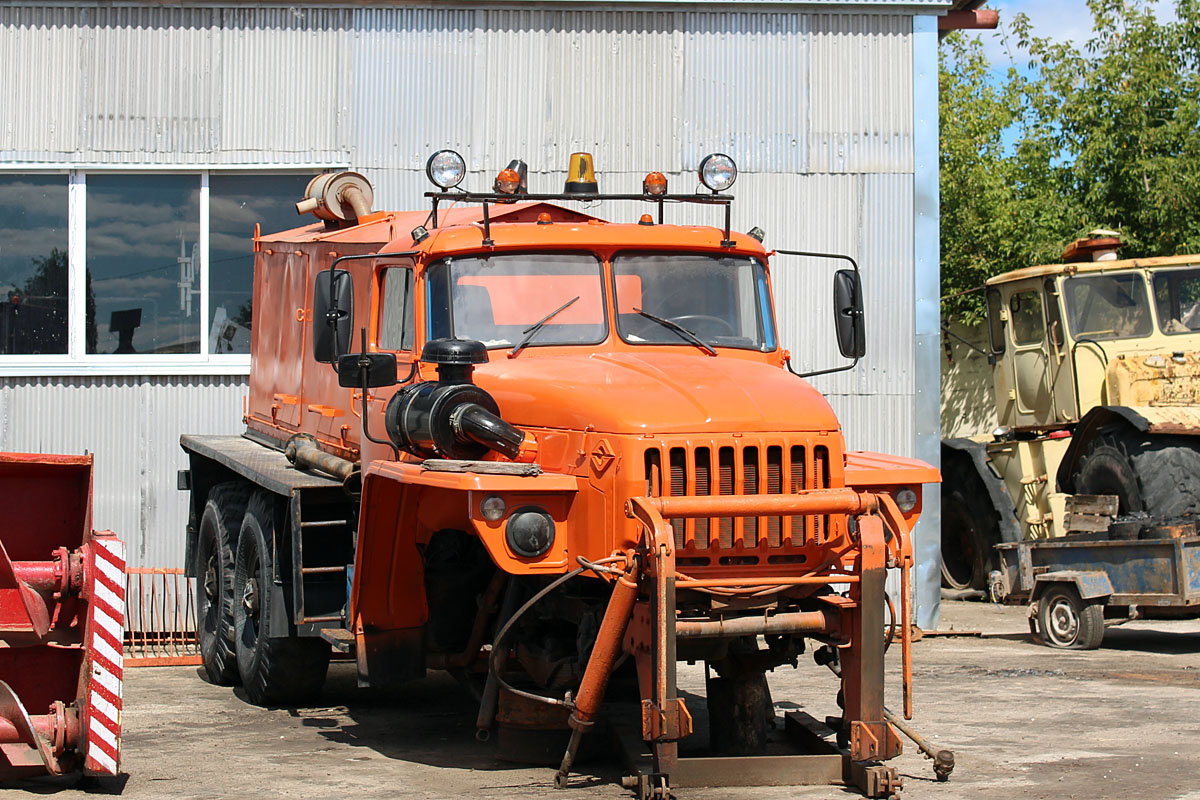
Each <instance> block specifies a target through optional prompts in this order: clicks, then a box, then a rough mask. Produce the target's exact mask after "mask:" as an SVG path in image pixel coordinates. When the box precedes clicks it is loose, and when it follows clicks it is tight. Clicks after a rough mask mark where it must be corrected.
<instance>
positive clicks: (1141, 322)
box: [1063, 273, 1152, 339]
mask: <svg viewBox="0 0 1200 800" xmlns="http://www.w3.org/2000/svg"><path fill="white" fill-rule="evenodd" d="M1063 293H1064V295H1065V296H1066V304H1067V319H1068V321H1069V324H1070V326H1071V334H1072V335H1073V336H1074V337H1075V338H1076V339H1078V338H1080V337H1084V338H1088V339H1133V338H1137V337H1140V336H1147V335H1149V333H1150V331H1151V327H1152V324H1151V321H1150V304H1149V302H1148V301H1147V300H1146V283H1145V281H1144V280H1143V279H1142V276H1141V274H1140V273H1134V274H1126V275H1121V274H1113V275H1088V276H1077V277H1074V278H1068V279H1067V280H1065V281H1064V282H1063Z"/></svg>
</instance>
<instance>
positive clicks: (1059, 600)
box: [1038, 586, 1104, 650]
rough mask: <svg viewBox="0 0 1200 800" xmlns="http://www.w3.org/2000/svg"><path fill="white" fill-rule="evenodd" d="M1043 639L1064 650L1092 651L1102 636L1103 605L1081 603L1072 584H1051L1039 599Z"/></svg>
mask: <svg viewBox="0 0 1200 800" xmlns="http://www.w3.org/2000/svg"><path fill="white" fill-rule="evenodd" d="M1038 627H1039V628H1041V634H1042V641H1043V642H1045V643H1046V644H1047V645H1049V646H1050V647H1060V648H1063V649H1065V650H1095V649H1096V648H1097V647H1099V646H1100V642H1101V641H1103V639H1104V606H1103V605H1101V604H1099V603H1084V602H1083V600H1081V599H1080V597H1079V593H1078V592H1077V591H1075V588H1074V587H1073V586H1051V587H1050V588H1048V589H1047V590H1046V592H1045V594H1043V595H1042V596H1041V598H1040V599H1039V600H1038Z"/></svg>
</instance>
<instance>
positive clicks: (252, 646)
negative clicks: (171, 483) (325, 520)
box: [233, 492, 330, 706]
mask: <svg viewBox="0 0 1200 800" xmlns="http://www.w3.org/2000/svg"><path fill="white" fill-rule="evenodd" d="M273 506H274V497H273V496H272V495H271V494H270V493H268V492H257V493H255V494H254V496H253V497H251V498H250V502H249V504H248V505H247V507H246V515H245V517H244V518H243V519H242V528H241V533H240V535H239V536H238V544H237V557H236V559H235V569H234V577H233V597H234V604H233V626H234V643H235V650H236V652H237V668H238V674H239V675H240V676H241V679H242V686H243V687H244V688H245V690H246V695H247V697H249V699H250V702H252V703H254V704H255V705H261V706H265V705H272V704H278V705H291V704H295V703H298V702H301V701H303V700H306V699H309V698H312V697H314V696H316V695H317V694H319V693H320V691H321V686H322V685H323V684H324V683H325V673H326V671H327V670H328V669H329V655H330V649H329V645H328V644H326V643H325V642H324V641H323V640H322V639H319V638H315V637H299V636H281V637H272V636H268V635H267V632H268V631H269V630H271V616H272V614H274V613H276V611H278V609H274V608H273V607H272V604H271V603H270V593H269V587H270V585H271V580H272V577H271V576H272V575H273V573H274V570H273V568H272V563H271V555H272V549H271V543H272V542H273V541H274V538H275V515H274V513H273V511H274V509H273Z"/></svg>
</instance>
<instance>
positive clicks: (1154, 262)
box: [985, 255, 1200, 286]
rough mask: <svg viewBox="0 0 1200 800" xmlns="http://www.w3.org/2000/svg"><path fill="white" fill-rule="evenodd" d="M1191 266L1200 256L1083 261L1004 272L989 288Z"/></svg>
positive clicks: (989, 279) (1196, 262)
mask: <svg viewBox="0 0 1200 800" xmlns="http://www.w3.org/2000/svg"><path fill="white" fill-rule="evenodd" d="M1189 264H1200V255H1181V256H1159V257H1157V258H1125V259H1120V260H1117V261H1082V262H1075V263H1071V264H1044V265H1042V266H1037V267H1023V268H1021V269H1014V270H1011V271H1009V272H1003V273H1001V274H999V275H997V276H995V277H993V278H988V280H987V283H986V284H985V285H987V286H995V285H997V284H1001V283H1012V282H1014V281H1020V280H1025V279H1027V278H1046V277H1054V276H1057V275H1076V274H1080V273H1088V272H1116V271H1119V270H1136V269H1155V268H1157V267H1178V266H1186V265H1189Z"/></svg>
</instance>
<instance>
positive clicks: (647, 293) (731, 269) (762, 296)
mask: <svg viewBox="0 0 1200 800" xmlns="http://www.w3.org/2000/svg"><path fill="white" fill-rule="evenodd" d="M613 276H614V279H615V285H616V300H617V330H618V331H619V332H620V334H621V338H622V339H624V340H625V341H627V342H630V343H632V344H671V345H681V346H692V347H700V348H701V349H706V350H707V349H710V347H737V348H742V349H751V350H763V351H769V350H774V349H775V330H774V328H773V325H772V317H771V304H770V302H771V301H770V295H769V294H768V292H767V276H766V270H765V269H763V266H762V264H761V263H760V262H758V261H756V260H754V259H752V258H745V257H731V256H726V257H714V256H706V255H700V254H690V253H638V254H630V255H619V256H617V257H616V258H615V259H613ZM697 340H698V341H697Z"/></svg>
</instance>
